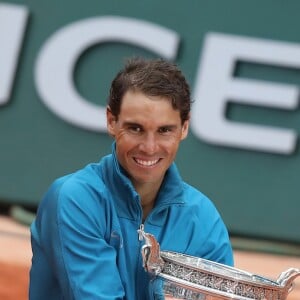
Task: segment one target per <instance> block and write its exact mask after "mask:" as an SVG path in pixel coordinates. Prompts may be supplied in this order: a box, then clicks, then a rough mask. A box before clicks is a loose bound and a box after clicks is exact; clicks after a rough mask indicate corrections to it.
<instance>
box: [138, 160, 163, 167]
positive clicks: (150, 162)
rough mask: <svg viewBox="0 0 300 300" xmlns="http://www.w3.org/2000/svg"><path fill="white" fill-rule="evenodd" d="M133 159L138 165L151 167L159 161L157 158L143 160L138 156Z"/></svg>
mask: <svg viewBox="0 0 300 300" xmlns="http://www.w3.org/2000/svg"><path fill="white" fill-rule="evenodd" d="M134 160H135V162H136V163H138V164H139V165H141V166H145V167H152V166H154V165H156V164H157V163H158V162H159V161H160V159H159V158H158V159H153V160H143V159H139V158H134Z"/></svg>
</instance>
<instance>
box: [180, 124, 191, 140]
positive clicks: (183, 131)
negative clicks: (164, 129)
mask: <svg viewBox="0 0 300 300" xmlns="http://www.w3.org/2000/svg"><path fill="white" fill-rule="evenodd" d="M189 127H190V120H185V121H184V123H183V125H182V129H181V140H184V139H185V138H186V137H187V135H188V133H189Z"/></svg>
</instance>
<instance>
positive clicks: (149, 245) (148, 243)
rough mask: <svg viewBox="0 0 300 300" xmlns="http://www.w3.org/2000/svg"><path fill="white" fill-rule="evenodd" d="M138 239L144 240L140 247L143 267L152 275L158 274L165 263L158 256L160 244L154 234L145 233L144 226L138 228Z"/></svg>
mask: <svg viewBox="0 0 300 300" xmlns="http://www.w3.org/2000/svg"><path fill="white" fill-rule="evenodd" d="M138 234H139V240H145V245H144V246H143V247H142V249H141V253H142V258H143V267H144V269H145V270H146V271H147V272H149V273H152V274H154V275H158V274H159V273H160V272H161V271H162V269H163V266H164V264H165V262H164V260H163V259H162V258H161V257H160V246H159V243H158V242H157V241H156V239H155V237H154V235H152V234H150V233H146V232H145V231H144V226H142V225H141V227H140V229H139V230H138Z"/></svg>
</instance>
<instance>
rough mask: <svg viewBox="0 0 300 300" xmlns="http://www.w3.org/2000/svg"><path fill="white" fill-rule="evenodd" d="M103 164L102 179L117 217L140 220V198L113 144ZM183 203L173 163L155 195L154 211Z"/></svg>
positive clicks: (180, 182)
mask: <svg viewBox="0 0 300 300" xmlns="http://www.w3.org/2000/svg"><path fill="white" fill-rule="evenodd" d="M103 163H104V164H103V169H102V172H103V173H102V178H103V180H104V182H105V184H106V185H107V186H108V188H109V190H110V192H111V193H112V195H113V199H114V201H115V204H116V207H117V210H118V215H119V217H123V218H130V219H137V218H140V219H141V218H142V208H141V204H140V197H139V195H138V193H137V192H136V190H135V188H134V186H133V185H132V183H131V181H130V179H129V178H128V176H127V174H126V171H125V170H124V169H123V167H122V166H121V165H120V163H119V161H118V159H117V156H116V144H115V142H114V143H113V145H112V154H111V155H108V156H106V157H105V159H104V161H103ZM183 203H184V201H183V182H182V179H181V177H180V175H179V172H178V170H177V167H176V165H175V163H173V164H172V165H171V166H170V168H169V169H168V170H167V172H166V175H165V178H164V180H163V183H162V185H161V188H160V190H159V193H158V195H157V200H156V204H155V210H156V209H157V208H158V207H161V206H163V207H165V206H168V205H171V204H183Z"/></svg>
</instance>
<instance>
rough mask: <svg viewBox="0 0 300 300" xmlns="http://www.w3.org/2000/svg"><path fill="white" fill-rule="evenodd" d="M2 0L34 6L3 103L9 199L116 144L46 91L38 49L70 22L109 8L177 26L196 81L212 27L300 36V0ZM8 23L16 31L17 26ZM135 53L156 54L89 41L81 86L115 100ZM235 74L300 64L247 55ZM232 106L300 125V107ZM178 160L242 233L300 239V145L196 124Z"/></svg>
mask: <svg viewBox="0 0 300 300" xmlns="http://www.w3.org/2000/svg"><path fill="white" fill-rule="evenodd" d="M2 4H19V5H24V6H25V7H26V8H27V9H28V10H29V19H28V23H27V26H26V31H25V35H24V41H23V46H22V49H21V54H20V57H19V62H18V66H17V72H16V76H15V80H14V82H13V89H12V93H11V96H10V99H9V101H8V102H7V103H6V104H3V105H1V106H0V149H1V150H0V153H1V155H0V199H1V201H2V202H3V203H14V204H15V203H17V204H22V205H25V206H32V205H33V206H36V205H37V204H38V202H39V201H40V199H41V197H42V195H43V193H44V192H45V190H46V188H47V187H48V185H49V184H50V183H51V181H52V180H53V179H54V178H56V177H58V176H60V175H63V174H66V173H68V172H71V171H73V170H76V169H78V168H81V167H82V166H84V165H85V164H87V163H88V162H91V161H97V160H99V159H100V157H101V156H102V155H104V154H106V153H108V152H109V151H110V147H111V142H112V140H111V139H110V138H109V137H108V136H107V135H106V134H105V133H97V132H92V131H88V130H85V129H82V128H79V127H76V126H73V125H71V124H69V123H67V122H65V121H63V120H62V119H61V118H59V117H58V116H56V115H55V114H54V113H52V112H51V111H50V110H49V109H48V108H47V107H46V106H45V105H44V104H43V102H42V101H41V99H40V98H39V96H38V93H37V88H36V86H35V82H34V75H33V70H34V66H35V63H36V59H37V55H38V53H39V51H40V50H41V47H42V46H43V44H44V43H45V41H46V40H47V39H48V38H49V37H50V36H51V35H52V34H53V33H55V32H56V31H57V30H59V29H60V28H62V27H64V26H66V25H68V24H70V23H72V22H75V21H79V20H83V19H86V18H90V17H100V16H108V15H109V16H124V17H129V18H135V19H140V20H146V21H149V22H151V23H154V24H158V25H161V26H164V27H166V28H169V29H171V30H173V31H175V32H177V34H178V35H179V37H180V45H179V50H178V53H177V56H176V58H175V61H176V63H178V64H179V65H180V67H181V68H182V70H183V71H184V73H185V75H186V77H187V78H188V80H189V82H190V83H191V87H192V89H193V88H194V85H195V76H196V72H197V67H198V63H199V60H200V56H201V50H202V46H203V40H204V37H205V34H206V33H208V32H220V33H225V34H227V33H230V34H234V35H240V36H245V37H255V38H261V39H268V40H277V41H284V42H293V43H299V44H300V35H299V26H300V20H299V11H300V2H299V1H297V0H294V1H291V0H286V1H280V0H245V1H240V0H227V1H218V0H210V1H204V0H203V1H202V0H190V1H185V2H184V1H177V0H176V1H175V0H173V1H158V0H152V1H142V0H132V1H99V0H98V1H95V0H89V1H74V0H72V1H71V0H64V1H58V0H53V1H36V0H32V1H4V2H2ZM0 28H1V20H0ZM2 30H3V28H2ZM5 30H6V31H7V34H8V35H9V34H10V32H9V28H6V29H5ZM0 45H1V41H0ZM0 55H1V50H0ZM131 55H142V56H146V57H155V56H156V55H155V54H154V53H151V52H150V51H146V50H144V49H141V48H139V47H135V46H130V45H127V44H122V43H119V42H116V43H108V44H103V45H99V46H97V45H95V46H93V47H91V48H90V49H88V50H87V51H85V52H84V53H83V55H82V56H81V57H80V59H79V61H78V63H77V65H76V68H75V70H74V83H75V85H76V88H77V90H78V91H79V93H80V94H81V95H82V96H83V97H84V98H86V99H88V101H91V102H93V103H96V104H101V105H105V103H106V98H107V93H108V88H109V84H110V81H111V80H112V78H113V76H114V75H115V73H116V71H117V70H118V69H119V68H120V66H121V65H122V63H123V59H124V57H128V56H131ZM0 67H1V66H0ZM235 76H237V77H241V78H254V79H258V80H264V81H272V82H280V83H290V84H294V85H297V86H298V85H299V82H300V72H299V70H294V69H293V70H290V69H288V68H275V67H271V66H263V65H258V64H257V65H256V64H249V63H242V62H241V63H240V64H239V65H238V67H237V69H236V74H235ZM196 100H197V99H196ZM227 116H228V118H230V119H232V120H235V121H241V122H251V123H259V124H266V125H270V126H280V127H286V128H293V129H294V130H296V131H297V133H299V131H300V115H299V110H294V111H281V110H271V109H264V108H259V107H249V106H244V105H237V104H232V105H231V106H230V108H229V110H228V112H227ZM177 164H178V165H179V168H180V169H181V172H182V176H183V178H184V179H185V180H186V181H187V182H189V183H191V184H192V185H194V186H196V187H198V188H199V189H201V190H202V191H203V192H204V193H206V194H207V195H208V196H209V197H210V198H211V199H212V200H213V201H214V203H215V204H216V206H217V207H218V209H219V211H220V212H221V214H222V216H223V218H224V220H225V223H226V224H227V226H228V227H229V229H230V231H231V232H232V233H235V234H241V235H245V236H254V237H263V238H265V237H267V238H271V239H278V240H284V241H294V242H300V217H299V211H300V200H299V183H298V176H299V174H300V153H299V149H298V147H297V148H296V151H294V152H293V153H292V154H290V155H280V154H273V153H266V152H259V151H250V150H245V149H238V148H233V147H223V146H216V145H211V144H207V143H205V142H204V141H202V140H201V139H199V138H197V137H195V135H194V134H193V131H191V132H190V134H189V137H188V139H187V140H185V141H184V142H183V144H182V147H181V149H180V151H179V154H178V157H177Z"/></svg>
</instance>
